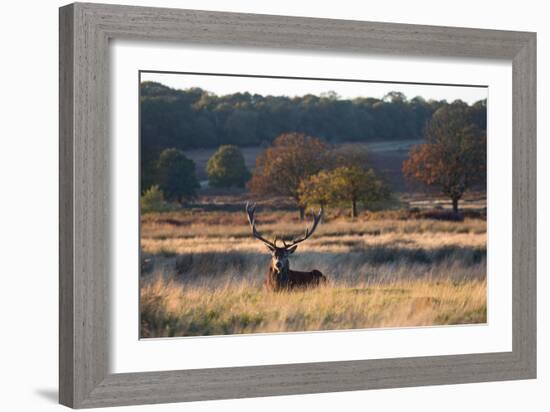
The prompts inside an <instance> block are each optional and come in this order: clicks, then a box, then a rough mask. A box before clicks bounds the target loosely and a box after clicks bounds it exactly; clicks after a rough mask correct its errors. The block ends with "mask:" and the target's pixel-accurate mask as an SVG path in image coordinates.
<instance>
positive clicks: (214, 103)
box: [141, 82, 486, 150]
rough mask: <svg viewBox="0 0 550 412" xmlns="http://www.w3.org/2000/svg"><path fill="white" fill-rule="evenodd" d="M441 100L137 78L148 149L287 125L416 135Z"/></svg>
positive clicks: (249, 136)
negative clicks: (284, 92) (226, 91)
mask: <svg viewBox="0 0 550 412" xmlns="http://www.w3.org/2000/svg"><path fill="white" fill-rule="evenodd" d="M445 103H446V102H445V101H433V100H430V101H426V100H424V99H423V98H422V97H414V98H413V99H410V100H408V99H407V98H406V96H404V95H403V94H402V93H399V92H392V93H389V94H388V95H387V96H386V97H385V98H384V99H382V100H380V99H375V98H371V97H365V98H357V99H353V100H343V99H339V98H338V97H337V96H336V95H335V94H330V93H329V94H327V95H324V96H321V97H319V96H314V95H306V96H302V97H294V98H289V97H286V96H261V95H257V94H254V95H253V94H250V93H246V92H245V93H235V94H230V95H226V96H217V95H215V94H211V93H208V92H207V91H205V90H203V89H200V88H191V89H186V90H175V89H171V88H169V87H166V86H164V85H162V84H160V83H156V82H143V83H142V84H141V119H142V122H141V123H142V124H141V132H142V145H143V147H145V148H148V149H152V150H154V149H156V148H157V149H158V148H166V147H175V148H179V149H196V148H210V147H217V146H219V145H220V144H235V145H238V146H257V145H267V144H269V143H271V142H272V141H273V139H275V137H277V136H278V135H279V134H281V133H284V132H289V131H295V132H302V133H305V134H308V135H311V136H315V137H319V138H321V139H324V140H326V141H328V142H330V143H340V142H372V141H381V140H407V139H419V138H421V136H422V130H423V128H424V125H425V124H426V121H427V120H428V119H430V118H431V116H432V114H433V112H434V111H435V110H437V109H438V108H439V107H441V106H442V105H444V104H445ZM472 112H473V115H474V116H475V117H476V118H478V120H479V122H481V123H484V124H483V128H485V117H486V108H485V102H478V103H476V104H475V105H474V106H472ZM474 112H475V113H474Z"/></svg>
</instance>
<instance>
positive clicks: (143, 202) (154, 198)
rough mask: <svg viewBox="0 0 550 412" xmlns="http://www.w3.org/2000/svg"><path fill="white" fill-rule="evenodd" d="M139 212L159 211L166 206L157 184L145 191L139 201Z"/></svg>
mask: <svg viewBox="0 0 550 412" xmlns="http://www.w3.org/2000/svg"><path fill="white" fill-rule="evenodd" d="M139 204H140V207H141V213H147V212H161V211H162V210H164V209H165V208H166V202H165V201H164V194H163V193H162V190H160V187H159V186H158V185H153V186H151V187H150V188H149V189H147V190H146V191H145V193H144V194H143V195H142V196H141V198H140V201H139Z"/></svg>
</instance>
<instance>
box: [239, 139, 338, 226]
mask: <svg viewBox="0 0 550 412" xmlns="http://www.w3.org/2000/svg"><path fill="white" fill-rule="evenodd" d="M327 155H328V147H327V145H326V144H325V143H323V142H322V141H321V140H320V139H318V138H316V137H311V136H306V135H305V134H303V133H284V134H282V135H280V136H279V137H277V139H275V141H274V142H273V146H271V147H268V148H267V149H266V150H264V151H263V152H262V153H260V154H259V155H258V157H257V158H256V168H255V169H254V173H253V175H252V179H251V180H250V182H249V187H250V189H251V191H252V192H253V193H254V194H257V195H270V196H273V195H276V196H277V195H278V196H287V197H290V198H292V199H293V200H294V201H295V202H296V205H297V206H298V208H299V210H300V218H301V219H303V218H304V212H305V205H304V204H303V203H302V202H301V201H300V192H299V186H300V183H301V182H302V180H304V179H306V178H308V177H309V176H311V175H314V174H316V173H317V172H319V171H320V170H321V169H322V168H323V167H324V166H325V164H326V162H327Z"/></svg>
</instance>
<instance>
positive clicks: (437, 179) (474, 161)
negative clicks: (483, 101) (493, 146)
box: [403, 101, 487, 213]
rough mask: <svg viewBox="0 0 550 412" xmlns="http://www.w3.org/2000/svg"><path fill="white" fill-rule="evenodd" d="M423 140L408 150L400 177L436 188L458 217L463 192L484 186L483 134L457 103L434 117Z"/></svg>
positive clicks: (465, 110)
mask: <svg viewBox="0 0 550 412" xmlns="http://www.w3.org/2000/svg"><path fill="white" fill-rule="evenodd" d="M424 137H425V140H426V143H423V144H420V145H417V146H413V147H412V148H411V151H410V153H409V158H408V159H407V160H405V162H403V173H404V174H405V176H406V177H408V178H411V179H413V180H417V181H420V182H422V183H424V184H426V185H428V186H432V187H436V188H439V190H440V191H441V193H442V194H443V195H445V196H447V197H449V198H450V199H451V201H452V207H453V212H454V213H458V201H459V200H460V199H461V198H462V196H463V195H464V192H465V191H466V190H468V189H471V188H472V187H473V186H474V185H476V184H478V185H482V184H484V183H485V182H486V170H487V159H486V158H487V149H486V133H485V131H484V130H482V129H480V128H479V127H478V126H476V124H475V123H474V121H473V120H472V115H471V111H470V106H468V105H467V104H465V103H463V102H460V101H457V102H453V103H452V104H447V105H444V106H442V107H441V108H439V109H438V110H437V111H436V112H435V113H434V115H433V117H432V119H431V120H430V121H429V122H428V124H427V125H426V128H425V130H424Z"/></svg>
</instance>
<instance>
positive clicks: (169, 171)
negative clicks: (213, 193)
mask: <svg viewBox="0 0 550 412" xmlns="http://www.w3.org/2000/svg"><path fill="white" fill-rule="evenodd" d="M157 178H158V181H159V187H160V189H161V190H162V192H163V193H164V196H165V197H166V199H167V200H176V201H178V202H180V203H181V202H183V201H184V200H187V199H192V198H194V197H195V196H196V190H197V189H198V188H199V187H200V185H199V182H198V181H197V178H196V176H195V162H194V161H193V160H191V159H189V158H187V157H186V156H185V154H183V152H182V151H181V150H178V149H174V148H171V149H165V150H163V151H162V152H161V154H160V156H159V159H158V163H157Z"/></svg>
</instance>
